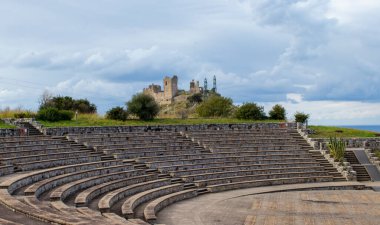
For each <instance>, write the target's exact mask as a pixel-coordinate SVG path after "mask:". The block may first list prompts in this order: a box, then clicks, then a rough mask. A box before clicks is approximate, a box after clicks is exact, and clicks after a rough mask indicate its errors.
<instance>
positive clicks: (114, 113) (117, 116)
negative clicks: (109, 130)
mask: <svg viewBox="0 0 380 225" xmlns="http://www.w3.org/2000/svg"><path fill="white" fill-rule="evenodd" d="M106 118H107V119H110V120H121V121H126V120H127V119H128V112H127V111H126V110H124V109H123V108H122V107H114V108H112V109H110V110H109V111H108V112H107V113H106Z"/></svg>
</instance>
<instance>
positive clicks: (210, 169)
mask: <svg viewBox="0 0 380 225" xmlns="http://www.w3.org/2000/svg"><path fill="white" fill-rule="evenodd" d="M189 166H190V165H187V166H186V167H176V168H171V170H170V169H166V171H165V172H167V173H169V174H170V175H171V176H173V177H180V176H188V175H193V174H207V173H219V172H228V171H240V170H288V168H306V169H307V168H313V169H315V170H322V169H323V167H322V166H320V165H319V164H318V163H316V162H312V163H303V164H297V165H294V164H293V163H290V164H289V163H288V164H287V163H276V164H274V165H273V164H248V165H229V166H227V165H224V164H223V163H215V164H211V165H208V164H204V166H205V167H200V168H194V167H191V168H189ZM160 169H162V168H160Z"/></svg>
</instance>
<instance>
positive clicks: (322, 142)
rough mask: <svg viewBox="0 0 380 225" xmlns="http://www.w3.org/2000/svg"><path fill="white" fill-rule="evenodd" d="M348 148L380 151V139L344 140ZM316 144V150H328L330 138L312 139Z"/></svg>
mask: <svg viewBox="0 0 380 225" xmlns="http://www.w3.org/2000/svg"><path fill="white" fill-rule="evenodd" d="M342 140H344V141H345V142H346V146H347V148H370V149H374V148H376V149H380V138H376V137H374V138H343V139H342ZM310 141H312V142H314V143H315V148H318V149H321V150H327V143H328V142H329V139H328V138H310Z"/></svg>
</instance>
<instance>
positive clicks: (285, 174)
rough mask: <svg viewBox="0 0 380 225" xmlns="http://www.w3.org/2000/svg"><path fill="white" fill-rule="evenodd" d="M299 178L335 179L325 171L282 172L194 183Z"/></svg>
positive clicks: (204, 185)
mask: <svg viewBox="0 0 380 225" xmlns="http://www.w3.org/2000/svg"><path fill="white" fill-rule="evenodd" d="M297 177H310V178H314V177H316V178H318V177H320V178H324V179H326V180H328V181H332V180H333V177H332V176H329V175H326V172H325V171H313V172H282V173H268V174H256V175H247V176H232V177H222V178H213V179H206V180H197V181H194V183H195V185H196V186H197V187H208V186H210V185H217V184H225V183H237V182H243V181H251V180H270V179H280V178H297Z"/></svg>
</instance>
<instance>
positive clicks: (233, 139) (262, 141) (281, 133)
mask: <svg viewBox="0 0 380 225" xmlns="http://www.w3.org/2000/svg"><path fill="white" fill-rule="evenodd" d="M182 134H183V135H184V136H186V137H187V138H191V139H192V140H193V141H194V142H197V143H199V144H200V145H203V146H205V147H206V148H209V149H210V150H211V151H212V152H213V154H215V155H224V157H222V158H223V159H220V158H214V159H212V158H208V159H200V160H195V161H194V160H193V161H189V160H188V161H184V162H185V163H186V164H190V163H194V164H198V162H202V164H204V165H205V166H202V167H192V168H190V170H189V168H187V167H185V166H182V165H181V164H180V163H177V165H179V166H176V167H174V168H173V167H170V165H168V162H166V163H163V162H157V161H156V162H152V163H153V164H154V166H157V167H160V166H165V168H162V169H165V170H166V171H168V172H170V174H171V175H173V176H180V177H182V178H183V179H185V180H187V181H190V180H192V181H194V182H195V184H196V185H197V186H198V187H204V186H205V187H209V186H212V188H209V190H211V191H218V190H219V189H218V185H221V186H220V187H221V189H220V190H227V189H233V188H239V184H241V185H242V187H243V186H244V187H249V185H252V186H258V184H259V183H258V182H256V181H265V180H267V181H272V180H274V181H275V180H282V181H283V182H288V183H291V182H310V181H332V176H330V175H329V174H328V172H327V171H325V170H324V168H323V167H321V166H320V165H319V163H318V162H317V161H316V160H315V159H313V157H312V155H311V154H310V153H309V152H308V151H307V150H304V149H303V148H302V146H300V145H298V142H297V140H295V139H293V138H292V136H291V135H289V133H288V131H287V129H271V130H257V131H255V130H251V131H247V130H212V131H211V130H207V131H187V132H183V133H182ZM231 153H233V154H234V155H235V156H230V155H231ZM223 160H224V161H225V162H230V161H234V160H235V161H236V162H239V163H241V162H244V163H243V164H240V165H239V164H238V163H236V165H228V166H227V165H226V166H222V167H217V166H213V165H211V164H213V163H218V162H222V161H223ZM249 162H251V163H249ZM208 163H209V165H206V164H208ZM280 164H281V166H282V168H281V167H279V165H280ZM219 165H220V164H219ZM248 165H252V166H253V167H247V166H248ZM254 165H256V167H255V166H254ZM257 165H260V166H263V168H262V169H259V168H257ZM223 167H225V169H224V168H223ZM209 168H210V169H209ZM188 170H189V171H188ZM177 171H178V172H177ZM264 183H268V182H264Z"/></svg>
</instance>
